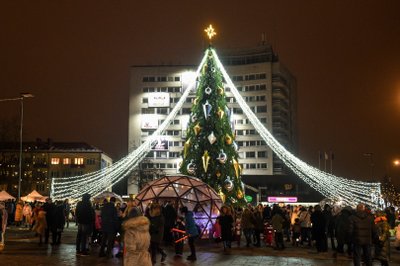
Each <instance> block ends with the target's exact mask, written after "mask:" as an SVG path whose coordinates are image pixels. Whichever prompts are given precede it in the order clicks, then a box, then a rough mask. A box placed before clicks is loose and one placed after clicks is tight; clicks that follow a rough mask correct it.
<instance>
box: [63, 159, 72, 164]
mask: <svg viewBox="0 0 400 266" xmlns="http://www.w3.org/2000/svg"><path fill="white" fill-rule="evenodd" d="M63 164H65V165H68V164H71V158H63Z"/></svg>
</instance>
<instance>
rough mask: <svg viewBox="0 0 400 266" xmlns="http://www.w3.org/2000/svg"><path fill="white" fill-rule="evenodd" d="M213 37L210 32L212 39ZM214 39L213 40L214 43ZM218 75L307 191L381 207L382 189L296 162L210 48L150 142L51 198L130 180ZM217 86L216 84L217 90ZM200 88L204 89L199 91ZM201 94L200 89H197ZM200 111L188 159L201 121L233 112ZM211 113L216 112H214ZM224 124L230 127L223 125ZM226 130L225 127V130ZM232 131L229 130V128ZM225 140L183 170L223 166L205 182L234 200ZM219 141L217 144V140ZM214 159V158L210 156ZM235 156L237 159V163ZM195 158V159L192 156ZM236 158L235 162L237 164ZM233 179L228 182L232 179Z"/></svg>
mask: <svg viewBox="0 0 400 266" xmlns="http://www.w3.org/2000/svg"><path fill="white" fill-rule="evenodd" d="M212 32H213V31H211V29H210V34H211V35H212V34H213V33H212ZM213 36H214V35H212V36H211V38H212V37H213ZM209 56H212V57H213V60H214V62H215V65H213V66H207V64H206V61H207V57H209ZM207 67H213V68H214V69H209V70H210V71H209V70H207ZM213 71H217V72H219V73H221V74H222V77H223V78H224V80H225V82H226V83H227V86H228V87H229V88H230V90H231V92H232V94H233V95H234V97H235V99H236V101H237V103H238V104H239V106H240V108H241V109H242V110H243V113H244V114H245V115H246V116H247V118H248V119H249V121H250V122H251V123H252V125H253V126H254V128H255V129H256V131H257V132H258V133H259V134H260V136H261V137H262V139H263V140H264V141H265V142H266V144H267V145H268V146H269V147H270V148H271V149H272V150H273V151H274V152H275V154H276V155H277V156H278V157H279V158H280V159H281V160H282V161H283V162H284V163H285V165H287V166H288V167H289V168H290V169H291V170H292V171H293V172H294V173H295V174H296V175H298V176H299V177H300V178H301V179H303V180H304V181H305V182H306V183H307V184H308V185H310V186H311V187H313V188H314V189H316V190H317V191H319V192H320V193H321V194H323V195H324V196H325V197H329V198H332V199H335V200H337V201H342V202H343V203H344V204H348V205H355V204H357V203H358V202H363V203H366V204H369V205H371V206H372V207H373V208H376V207H378V205H379V204H380V202H381V188H380V183H368V182H361V181H356V180H351V179H346V178H343V177H338V176H334V175H332V174H329V173H326V172H323V171H321V170H319V169H317V168H315V167H313V166H311V165H308V164H307V163H305V162H303V161H301V160H300V159H299V158H297V157H296V156H294V155H293V154H292V153H290V152H289V151H287V150H286V149H285V148H284V147H283V146H282V145H281V144H280V143H279V142H278V141H277V140H276V139H275V138H274V137H273V136H272V134H271V133H270V132H269V131H268V129H267V128H265V126H264V125H263V124H262V123H261V122H260V121H259V120H258V118H257V117H256V115H255V114H254V113H253V112H252V111H251V109H250V108H249V106H248V105H247V104H246V102H245V101H244V100H243V98H242V96H241V95H240V93H239V92H238V90H237V89H236V87H235V85H234V84H233V82H232V80H231V79H230V77H229V76H228V74H227V72H226V70H225V69H224V67H223V65H222V63H221V61H220V60H219V58H218V56H217V53H216V51H215V50H214V49H213V48H212V47H209V48H208V49H207V50H206V52H205V54H204V57H203V59H202V61H201V63H200V65H199V67H198V69H197V71H196V74H195V76H194V77H193V80H192V82H190V85H189V86H188V87H187V88H186V90H185V91H184V92H183V95H182V97H181V98H180V100H179V101H178V103H177V104H176V106H175V107H174V108H173V109H172V110H171V112H170V114H169V115H168V116H167V118H166V119H165V120H164V122H163V123H162V124H161V125H160V126H159V127H158V129H157V130H156V131H155V132H154V133H153V134H152V135H151V136H149V137H148V138H147V139H146V141H145V142H144V143H143V144H142V145H141V146H139V147H138V148H137V149H136V150H134V151H133V152H131V153H130V154H128V155H127V156H126V157H125V158H123V159H121V160H120V161H118V162H116V163H114V164H113V165H111V166H109V167H107V168H104V169H102V170H100V171H97V172H93V173H90V174H86V175H82V176H74V177H68V178H53V182H52V193H51V197H53V198H55V199H65V198H70V199H79V198H81V196H82V194H84V193H90V194H91V195H92V196H96V195H97V194H99V193H101V192H102V191H104V190H105V189H106V188H107V187H110V186H111V185H113V184H115V183H117V182H118V181H120V180H121V179H123V178H124V177H126V176H128V175H129V174H130V173H131V172H132V170H133V169H134V168H135V167H137V166H138V165H139V163H140V162H141V161H142V160H143V159H144V158H145V156H146V154H147V153H148V152H149V151H150V149H151V146H152V144H153V143H154V142H155V141H157V139H158V138H159V137H160V136H161V135H162V134H163V133H164V131H165V129H166V128H167V127H168V126H169V124H170V122H171V120H173V119H174V117H175V116H176V114H177V113H178V111H179V110H180V109H181V108H182V105H183V103H184V102H185V101H186V98H187V97H188V95H189V93H190V91H191V90H192V89H193V88H194V87H195V86H196V84H197V83H196V80H197V78H198V77H200V73H201V72H202V74H204V73H210V72H213ZM214 85H215V84H214ZM214 87H215V86H207V87H202V89H203V90H204V95H207V96H211V95H214V90H215V88H214ZM198 88H200V86H199V87H198ZM198 88H196V89H198ZM224 90H225V88H224V87H223V86H221V87H218V88H217V90H216V92H217V94H221V95H223V94H224ZM196 105H197V106H198V107H197V108H198V112H193V115H192V116H191V117H190V121H191V122H192V123H193V127H191V128H190V129H189V130H192V134H191V135H190V137H188V138H187V140H186V142H185V146H184V151H183V154H184V156H185V155H186V156H188V155H189V154H190V152H191V151H190V147H192V145H193V143H194V138H196V137H197V136H203V135H202V134H203V133H204V132H205V130H206V128H203V127H204V125H203V124H201V123H200V121H201V120H209V119H210V116H215V117H216V119H217V120H224V121H225V120H226V119H225V117H226V118H228V117H229V115H230V114H229V110H228V109H227V108H224V105H223V104H222V105H218V106H217V108H216V109H215V110H213V108H214V107H213V106H209V105H210V102H208V104H207V102H206V101H202V99H197V100H196ZM210 107H211V108H210ZM224 123H225V124H226V123H228V124H229V121H228V122H226V121H225V122H224ZM225 124H224V125H225ZM225 126H227V124H226V125H225ZM219 137H221V132H219V131H217V130H213V131H210V132H208V134H207V135H204V138H205V141H206V142H207V143H208V145H209V146H210V150H208V151H207V152H205V151H203V152H202V154H201V157H200V158H201V161H195V160H193V158H192V159H191V160H189V161H188V162H187V163H186V164H185V165H184V166H182V167H185V168H184V169H185V170H186V171H187V172H188V173H191V172H192V173H195V171H196V169H197V170H198V169H200V168H201V169H203V170H205V172H207V171H208V170H209V169H212V168H213V167H214V166H213V164H215V163H218V165H219V166H220V168H221V169H220V170H219V171H218V172H216V173H215V176H212V177H206V178H207V179H210V180H211V179H212V178H215V179H221V180H222V182H223V184H224V185H223V186H222V187H221V190H220V191H219V192H220V194H221V191H222V190H223V191H224V192H225V193H227V194H228V195H229V193H228V192H229V191H233V188H234V187H235V186H236V185H237V183H236V181H237V180H236V179H235V178H237V177H238V175H240V165H239V164H238V163H237V160H236V159H237V157H235V156H233V155H232V154H234V153H232V152H231V151H230V150H227V147H228V146H232V145H233V143H234V138H232V136H231V135H230V134H229V133H227V134H226V136H225V135H224V136H223V142H224V145H222V146H221V145H220V146H218V147H217V148H216V149H215V151H214V150H212V149H211V147H213V145H214V146H217V145H215V144H214V143H215V142H216V141H221V139H218V138H219ZM216 138H217V139H216ZM211 155H212V156H211ZM232 156H233V157H232ZM188 157H190V156H188ZM230 157H232V158H233V159H234V160H235V161H233V160H232V158H230ZM228 160H231V161H232V162H230V163H231V164H233V165H234V166H235V168H234V169H233V172H232V173H230V174H229V175H226V173H225V175H223V174H224V173H223V171H225V170H224V167H225V165H228V163H227V161H228ZM228 177H229V178H228ZM239 192H240V194H241V196H242V197H243V193H242V190H241V189H239V190H236V194H237V193H239Z"/></svg>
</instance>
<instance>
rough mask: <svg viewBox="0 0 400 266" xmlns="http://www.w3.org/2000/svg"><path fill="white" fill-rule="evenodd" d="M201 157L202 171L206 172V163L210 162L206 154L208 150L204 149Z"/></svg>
mask: <svg viewBox="0 0 400 266" xmlns="http://www.w3.org/2000/svg"><path fill="white" fill-rule="evenodd" d="M201 159H202V160H203V169H204V172H206V173H207V170H208V164H209V162H210V156H209V155H208V151H204V154H203V156H202V157H201Z"/></svg>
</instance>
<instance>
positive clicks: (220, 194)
mask: <svg viewBox="0 0 400 266" xmlns="http://www.w3.org/2000/svg"><path fill="white" fill-rule="evenodd" d="M218 195H219V197H220V198H221V200H222V202H223V203H225V199H226V197H225V194H224V192H222V190H220V191H219V192H218Z"/></svg>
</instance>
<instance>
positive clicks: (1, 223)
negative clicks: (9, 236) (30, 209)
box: [0, 202, 8, 251]
mask: <svg viewBox="0 0 400 266" xmlns="http://www.w3.org/2000/svg"><path fill="white" fill-rule="evenodd" d="M7 220H8V213H7V210H6V205H5V204H4V202H0V251H2V250H4V235H5V233H6V228H7Z"/></svg>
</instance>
